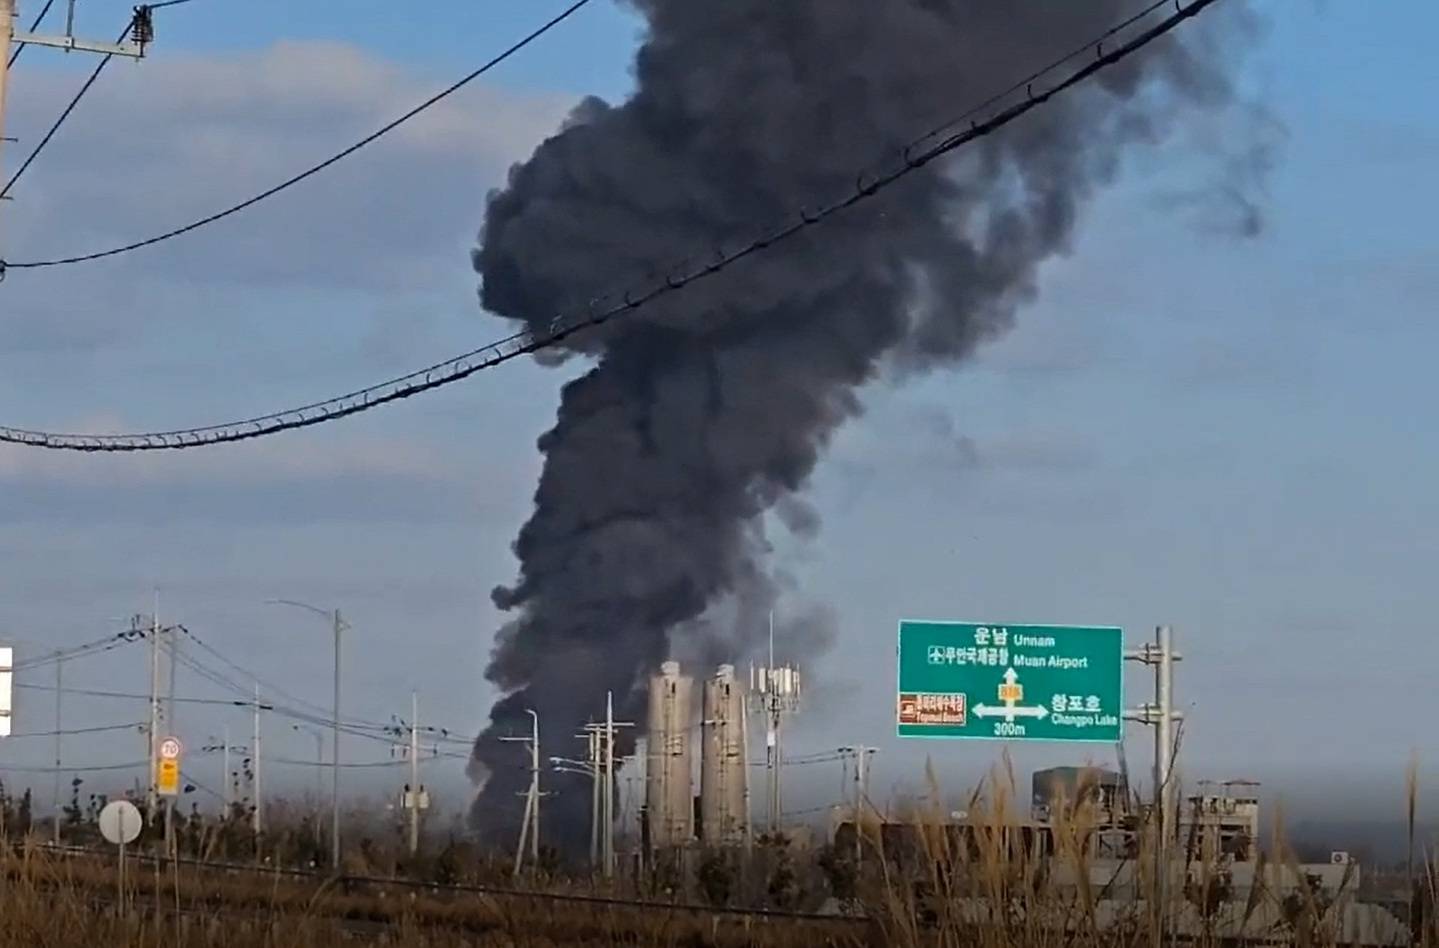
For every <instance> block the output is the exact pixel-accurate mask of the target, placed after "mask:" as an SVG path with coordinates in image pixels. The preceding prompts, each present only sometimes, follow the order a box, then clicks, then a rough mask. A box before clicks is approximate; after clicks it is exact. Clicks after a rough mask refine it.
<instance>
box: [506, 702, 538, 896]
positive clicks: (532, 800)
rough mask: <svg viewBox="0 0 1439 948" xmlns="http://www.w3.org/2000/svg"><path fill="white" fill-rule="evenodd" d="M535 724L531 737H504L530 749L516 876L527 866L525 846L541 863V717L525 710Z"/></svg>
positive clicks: (516, 852)
mask: <svg viewBox="0 0 1439 948" xmlns="http://www.w3.org/2000/svg"><path fill="white" fill-rule="evenodd" d="M525 710H526V711H527V712H528V713H529V715H530V718H531V720H532V722H533V724H532V729H531V732H530V736H529V737H502V738H500V740H502V741H513V742H516V743H522V744H528V745H529V747H530V788H529V790H527V791H525V815H524V818H523V819H522V820H521V822H520V841H519V843H518V844H517V845H516V846H515V875H517V876H518V875H519V874H520V872H521V870H523V869H524V865H525V848H526V847H525V844H526V843H528V844H529V851H530V861H531V863H532V864H533V865H536V866H537V865H539V862H540V796H541V793H540V716H539V714H538V713H537V712H535V711H534V710H533V709H531V708H526V709H525Z"/></svg>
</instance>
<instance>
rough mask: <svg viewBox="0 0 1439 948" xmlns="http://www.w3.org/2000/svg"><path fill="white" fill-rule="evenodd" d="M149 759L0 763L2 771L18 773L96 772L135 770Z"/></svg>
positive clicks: (0, 770)
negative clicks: (75, 763)
mask: <svg viewBox="0 0 1439 948" xmlns="http://www.w3.org/2000/svg"><path fill="white" fill-rule="evenodd" d="M147 763H148V761H143V760H135V761H131V762H130V763H128V764H100V765H98V766H93V767H53V766H51V767H19V766H14V765H11V764H0V773H16V774H94V773H102V772H105V771H111V770H135V769H136V768H139V767H144V766H145V765H146V764H147Z"/></svg>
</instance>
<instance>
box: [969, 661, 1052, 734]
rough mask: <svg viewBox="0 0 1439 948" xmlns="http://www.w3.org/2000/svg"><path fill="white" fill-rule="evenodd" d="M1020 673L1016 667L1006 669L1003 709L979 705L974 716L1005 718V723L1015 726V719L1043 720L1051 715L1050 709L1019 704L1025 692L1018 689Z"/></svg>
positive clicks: (1002, 697) (1003, 686) (975, 707)
mask: <svg viewBox="0 0 1439 948" xmlns="http://www.w3.org/2000/svg"><path fill="white" fill-rule="evenodd" d="M1018 684H1019V672H1017V671H1015V670H1014V666H1012V665H1011V666H1010V667H1009V668H1007V669H1005V672H1004V684H1003V685H1000V687H999V700H1000V701H1002V702H1004V707H1002V708H991V707H988V706H986V705H982V704H978V705H975V706H974V716H975V717H977V718H1004V720H1005V723H1007V724H1013V723H1014V719H1015V718H1039V719H1041V720H1043V719H1044V718H1045V717H1048V715H1049V709H1048V708H1046V707H1045V706H1044V705H1042V704H1041V705H1034V706H1026V705H1021V704H1019V698H1020V696H1021V695H1022V694H1023V692H1022V691H1021V690H1020V688H1019V687H1018Z"/></svg>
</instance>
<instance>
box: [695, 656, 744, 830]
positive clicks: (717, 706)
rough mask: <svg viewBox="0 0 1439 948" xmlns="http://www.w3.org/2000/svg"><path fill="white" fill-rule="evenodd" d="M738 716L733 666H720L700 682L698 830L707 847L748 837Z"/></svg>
mask: <svg viewBox="0 0 1439 948" xmlns="http://www.w3.org/2000/svg"><path fill="white" fill-rule="evenodd" d="M744 713H745V707H744V688H743V686H742V685H741V684H740V683H739V681H738V680H737V679H736V678H735V673H734V666H733V665H721V666H720V667H719V669H718V670H717V671H716V672H715V674H714V677H712V678H710V679H709V680H708V681H706V682H705V686H704V716H703V717H702V718H701V724H702V726H703V728H704V739H703V744H702V746H701V754H700V826H701V832H702V833H703V835H704V842H705V843H706V844H707V845H710V846H720V845H727V844H733V843H743V842H744V841H745V837H746V836H747V835H748V833H749V826H748V822H749V820H748V815H747V814H746V812H745V811H746V810H747V807H746V799H745V797H746V779H747V776H746V774H747V766H746V763H745V757H746V753H747V749H746V748H745V740H744V737H745V728H744Z"/></svg>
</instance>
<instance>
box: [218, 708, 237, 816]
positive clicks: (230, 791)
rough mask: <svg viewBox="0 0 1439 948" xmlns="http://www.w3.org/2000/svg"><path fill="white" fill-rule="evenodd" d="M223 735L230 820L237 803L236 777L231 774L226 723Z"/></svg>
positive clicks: (228, 734)
mask: <svg viewBox="0 0 1439 948" xmlns="http://www.w3.org/2000/svg"><path fill="white" fill-rule="evenodd" d="M221 736H222V737H223V738H224V741H225V751H224V754H223V758H224V766H225V770H224V772H223V779H224V781H225V792H224V801H225V819H226V820H228V819H229V818H230V810H231V809H232V808H233V807H234V805H235V792H234V779H235V778H234V777H232V776H231V775H230V725H228V724H227V725H225V730H224V732H223V734H222V735H221Z"/></svg>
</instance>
